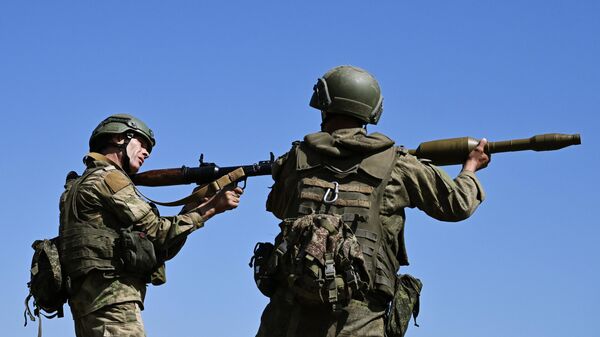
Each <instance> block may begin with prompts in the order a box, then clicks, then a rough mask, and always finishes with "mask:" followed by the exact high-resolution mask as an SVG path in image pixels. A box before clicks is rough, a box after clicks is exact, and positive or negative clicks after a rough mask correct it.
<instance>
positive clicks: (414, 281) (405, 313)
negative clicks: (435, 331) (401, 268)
mask: <svg viewBox="0 0 600 337" xmlns="http://www.w3.org/2000/svg"><path fill="white" fill-rule="evenodd" d="M421 288H423V283H422V282H421V280H419V279H418V278H415V277H413V276H411V275H408V274H404V275H397V276H396V286H395V292H394V298H393V299H392V303H391V304H390V306H389V308H388V311H387V312H386V316H385V336H386V337H402V336H404V334H406V330H407V329H408V323H409V322H410V318H411V316H412V317H413V318H414V320H415V326H419V325H418V324H417V316H418V315H419V309H420V308H419V307H420V300H419V297H420V295H421Z"/></svg>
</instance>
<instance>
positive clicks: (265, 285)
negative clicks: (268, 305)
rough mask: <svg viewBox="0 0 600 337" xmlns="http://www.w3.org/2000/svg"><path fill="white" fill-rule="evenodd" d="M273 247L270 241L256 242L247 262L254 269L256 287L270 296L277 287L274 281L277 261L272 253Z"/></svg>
mask: <svg viewBox="0 0 600 337" xmlns="http://www.w3.org/2000/svg"><path fill="white" fill-rule="evenodd" d="M274 249H275V246H273V244H272V243H270V242H257V243H256V246H254V255H253V256H252V258H251V259H250V263H249V266H250V268H253V269H254V282H255V283H256V287H257V288H258V290H260V292H261V293H262V294H263V295H265V296H267V297H271V296H272V295H273V294H274V293H275V289H276V288H277V284H276V281H275V271H276V269H277V261H276V256H275V255H274V254H273V251H274Z"/></svg>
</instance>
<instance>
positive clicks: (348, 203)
mask: <svg viewBox="0 0 600 337" xmlns="http://www.w3.org/2000/svg"><path fill="white" fill-rule="evenodd" d="M300 199H305V200H312V201H319V202H320V201H323V196H322V195H320V194H318V193H313V192H308V191H302V192H300ZM332 204H333V205H336V206H342V207H361V208H370V207H371V202H370V201H369V200H351V199H350V200H348V199H337V200H335V201H334V202H332Z"/></svg>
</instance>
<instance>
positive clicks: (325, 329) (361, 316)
mask: <svg viewBox="0 0 600 337" xmlns="http://www.w3.org/2000/svg"><path fill="white" fill-rule="evenodd" d="M385 309H386V306H385V305H382V304H368V303H366V302H360V301H356V300H351V301H350V303H348V305H347V306H345V307H343V308H342V310H341V311H340V312H338V313H333V312H332V311H331V309H330V308H329V306H326V305H322V306H310V307H305V306H300V305H297V304H295V305H294V304H290V303H288V302H287V301H286V300H285V299H284V296H283V294H280V293H276V294H275V295H274V296H273V297H272V298H271V301H270V302H269V304H268V305H267V307H266V308H265V310H264V311H263V314H262V317H261V322H260V327H259V330H258V333H257V334H256V337H359V336H360V337H383V336H384V321H383V316H384V314H385Z"/></svg>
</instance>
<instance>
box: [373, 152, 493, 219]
mask: <svg viewBox="0 0 600 337" xmlns="http://www.w3.org/2000/svg"><path fill="white" fill-rule="evenodd" d="M386 196H387V198H386V202H385V203H384V206H385V207H386V208H387V210H388V212H389V211H392V209H393V208H397V207H410V208H414V207H417V208H419V209H420V210H422V211H424V212H425V213H427V214H428V215H429V216H431V217H433V218H435V219H438V220H442V221H460V220H464V219H466V218H468V217H469V216H471V214H473V212H475V209H477V206H479V204H480V203H481V202H482V201H483V199H484V198H485V195H484V192H483V188H482V186H481V184H480V182H479V180H478V179H477V177H476V176H475V174H474V173H472V172H466V171H463V172H461V173H460V174H459V175H458V176H457V177H456V178H455V179H454V180H453V179H451V178H450V177H449V176H448V174H447V173H446V172H444V171H443V170H441V169H440V168H438V167H436V166H434V165H431V164H428V163H423V162H421V161H419V160H418V159H417V158H416V157H414V156H411V155H405V156H401V157H399V159H398V161H397V162H396V166H395V167H394V169H393V171H392V179H391V182H390V184H389V186H388V188H386Z"/></svg>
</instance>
